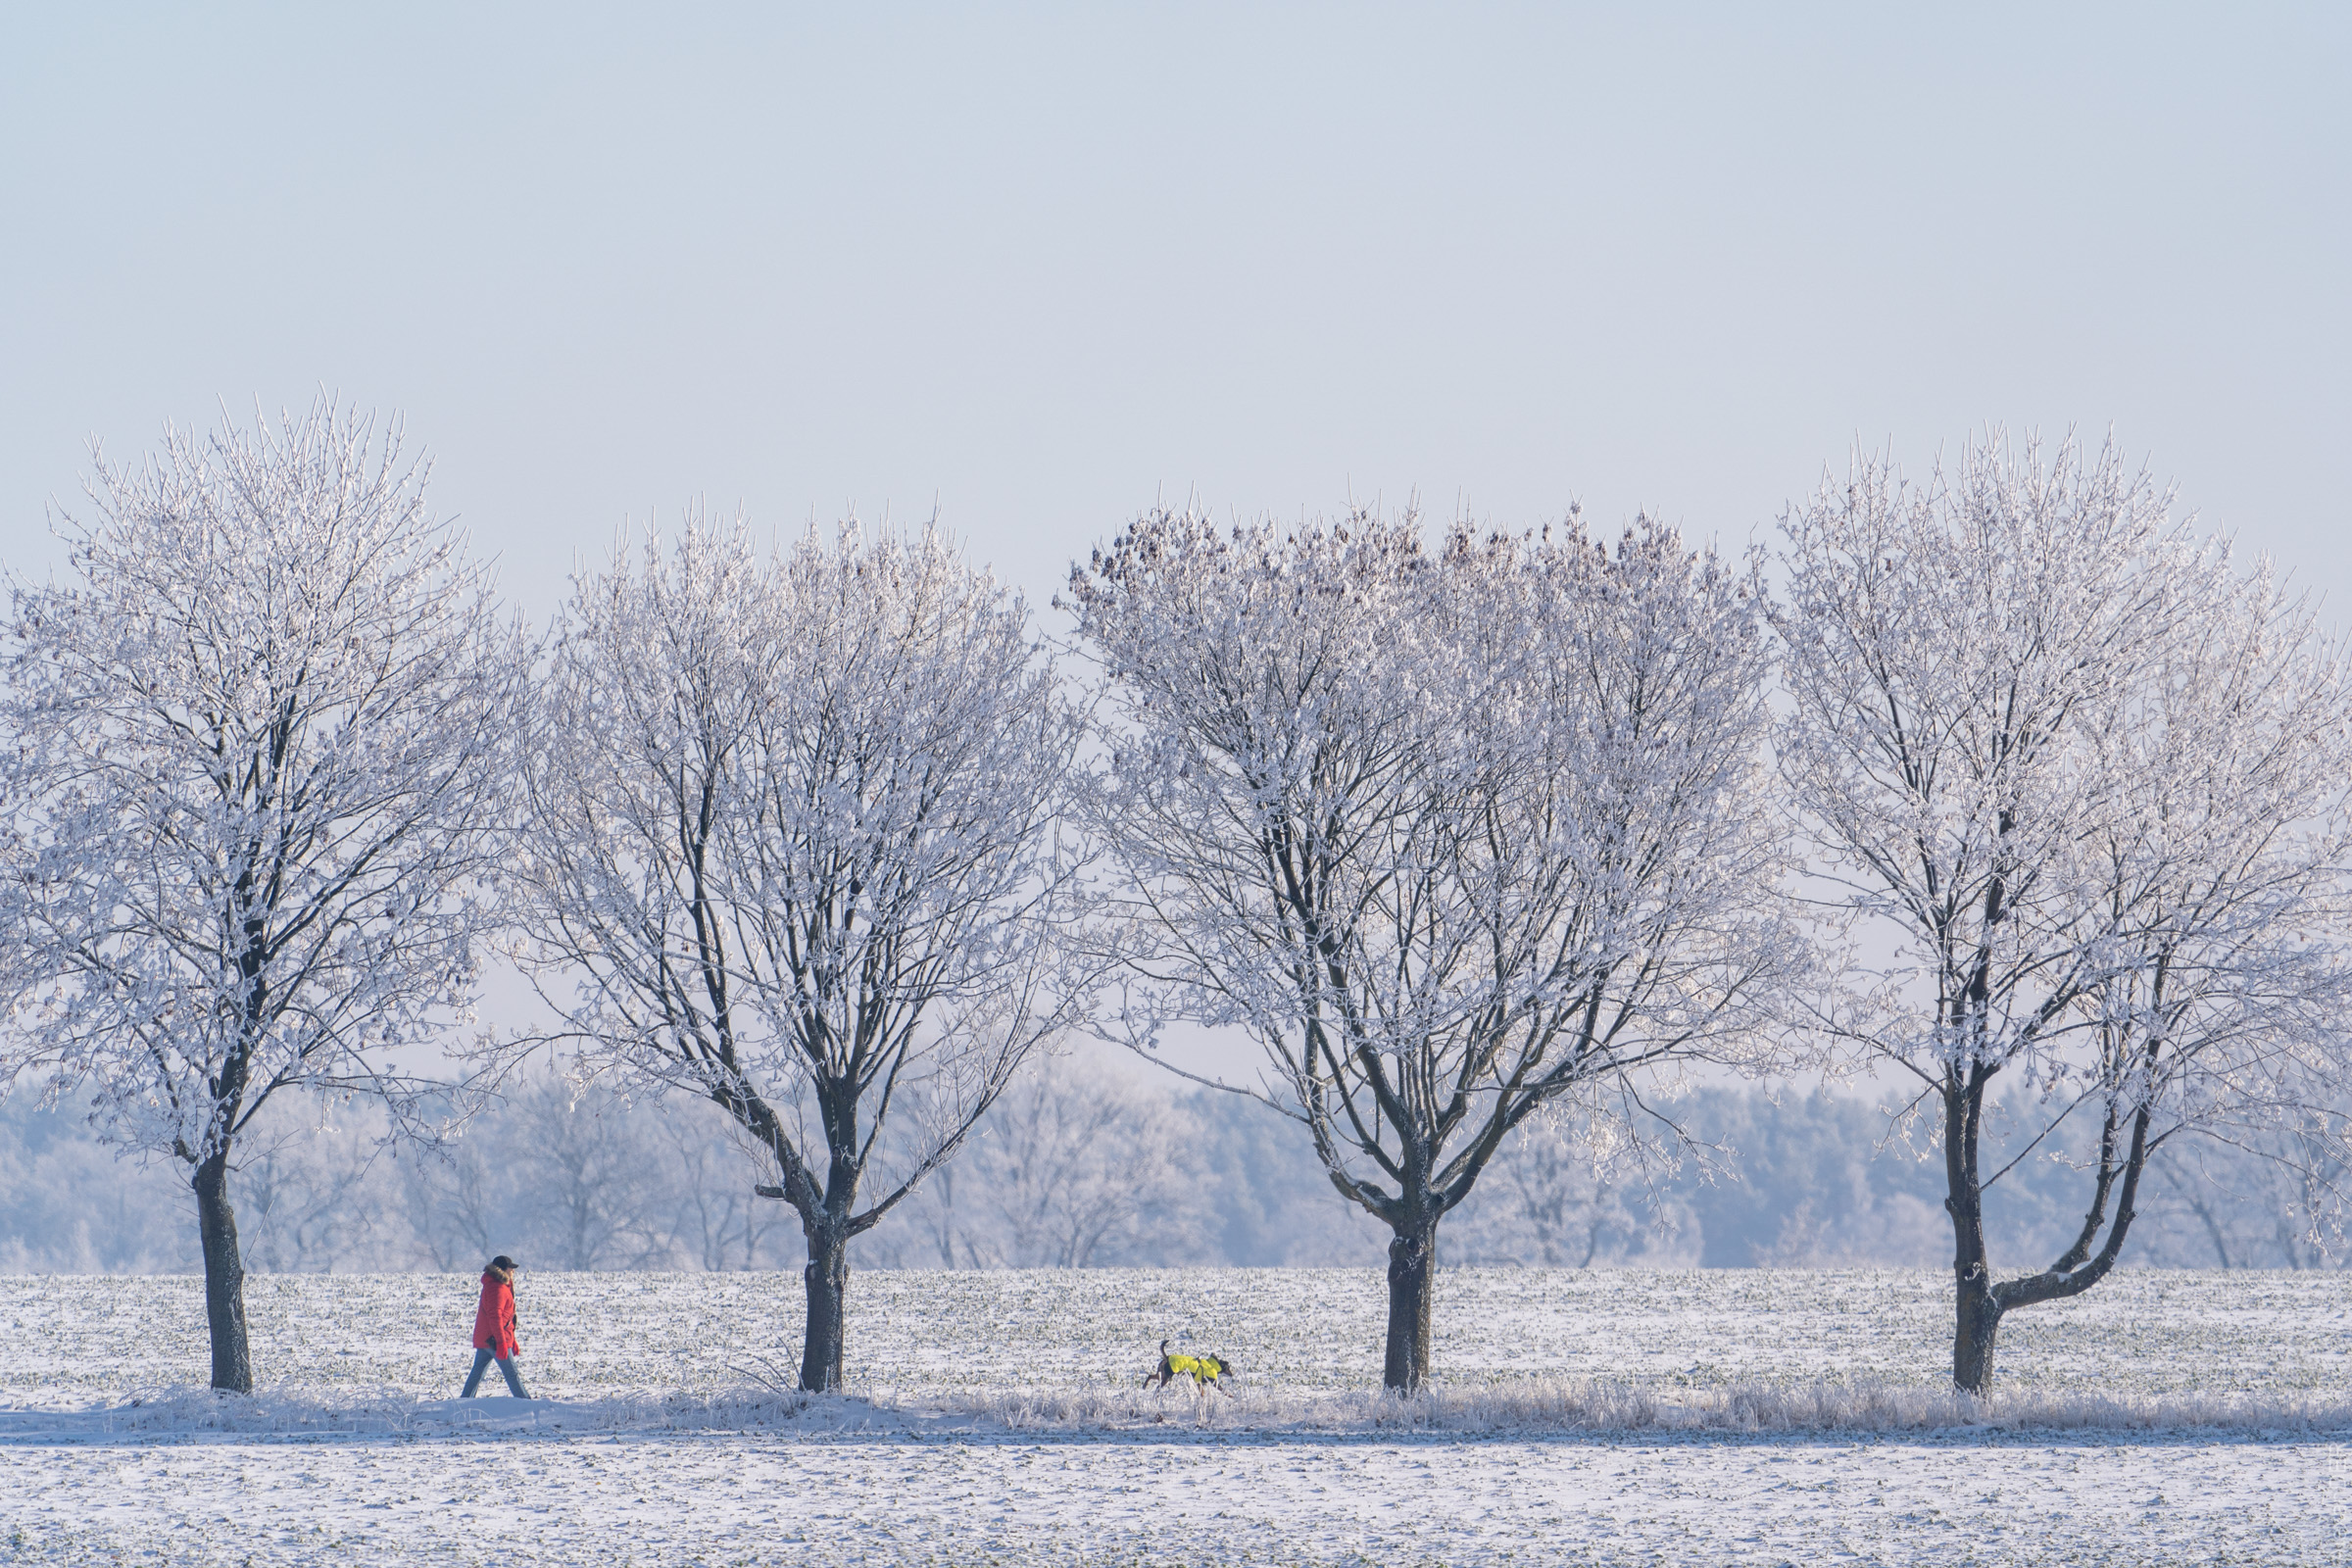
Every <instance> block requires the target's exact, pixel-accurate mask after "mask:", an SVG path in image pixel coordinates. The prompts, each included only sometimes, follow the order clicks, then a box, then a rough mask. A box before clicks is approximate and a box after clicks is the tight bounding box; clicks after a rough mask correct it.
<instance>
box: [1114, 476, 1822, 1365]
mask: <svg viewBox="0 0 2352 1568" xmlns="http://www.w3.org/2000/svg"><path fill="white" fill-rule="evenodd" d="M1071 600H1072V602H1073V604H1074V608H1075V610H1076V612H1077V614H1078V618H1079V625H1080V629H1081V632H1082V634H1083V636H1084V637H1085V638H1086V640H1087V642H1088V643H1089V644H1090V645H1091V647H1092V649H1093V650H1094V652H1095V654H1096V656H1097V657H1098V658H1099V660H1100V661H1101V663H1102V666H1103V674H1104V676H1105V678H1106V680H1107V683H1108V702H1107V703H1106V705H1105V710H1104V712H1105V722H1104V723H1103V727H1102V729H1101V731H1100V740H1101V744H1102V747H1103V756H1104V759H1105V761H1104V765H1103V769H1102V776H1101V778H1100V781H1099V788H1098V789H1097V790H1096V791H1095V793H1094V795H1093V797H1092V800H1091V804H1090V806H1089V808H1088V812H1089V821H1090V825H1091V827H1092V829H1093V831H1095V832H1096V833H1097V834H1099V835H1100V836H1101V838H1102V840H1103V842H1104V843H1105V844H1106V845H1108V846H1109V847H1110V849H1111V851H1112V852H1113V854H1114V855H1115V857H1116V858H1117V859H1118V860H1119V861H1120V862H1121V864H1122V865H1123V866H1124V867H1125V869H1126V871H1127V873H1128V876H1129V879H1130V882H1129V888H1128V891H1126V892H1125V893H1123V894H1119V895H1117V896H1116V897H1115V903H1116V904H1117V905H1118V906H1119V915H1120V923H1121V924H1122V925H1123V928H1124V933H1125V934H1124V942H1125V944H1126V946H1125V962H1126V964H1127V966H1128V970H1129V973H1130V974H1131V976H1132V977H1133V991H1132V993H1131V995H1130V997H1129V1004H1128V1006H1127V1009H1126V1013H1125V1024H1126V1026H1127V1028H1128V1030H1129V1031H1130V1034H1129V1038H1130V1039H1132V1040H1133V1041H1134V1042H1135V1043H1137V1044H1139V1045H1143V1046H1145V1047H1146V1048H1147V1049H1148V1048H1149V1046H1150V1044H1151V1042H1152V1038H1153V1035H1154V1031H1156V1030H1157V1028H1158V1027H1159V1026H1160V1025H1161V1024H1162V1023H1164V1022H1166V1021H1169V1020H1172V1019H1185V1020H1189V1021H1192V1022H1194V1023H1198V1024H1202V1025H1207V1026H1212V1027H1218V1026H1229V1027H1239V1028H1242V1029H1245V1030H1247V1031H1249V1032H1250V1034H1251V1035H1253V1036H1254V1037H1255V1038H1256V1040H1257V1041H1258V1042H1259V1043H1260V1044H1261V1045H1262V1046H1263V1047H1264V1050H1265V1054H1266V1069H1265V1072H1264V1074H1263V1076H1262V1077H1261V1080H1260V1082H1259V1085H1258V1086H1257V1089H1256V1091H1255V1092H1257V1093H1259V1094H1261V1095H1262V1096H1263V1098H1265V1099H1266V1100H1267V1101H1268V1102H1269V1103H1272V1104H1273V1105H1275V1106H1276V1107H1277V1108H1278V1109H1280V1110H1282V1111H1283V1112H1284V1113H1285V1114H1287V1115H1289V1116H1291V1117H1292V1118H1294V1119H1295V1120H1296V1121H1297V1123H1298V1124H1299V1128H1300V1130H1301V1132H1302V1134H1303V1135H1304V1136H1305V1137H1307V1138H1309V1139H1311V1140H1312V1142H1313V1145H1314V1148H1315V1152H1316V1153H1317V1155H1318V1156H1319V1158H1320V1160H1321V1162H1322V1165H1323V1168H1324V1170H1325V1171H1326V1172H1327V1173H1328V1175H1329V1177H1330V1179H1331V1182H1332V1184H1333V1186H1334V1187H1336V1188H1337V1189H1338V1190H1339V1192H1340V1193H1341V1194H1342V1195H1343V1196H1345V1197H1346V1198H1347V1199H1348V1200H1349V1201H1353V1202H1355V1203H1357V1204H1360V1205H1361V1206H1362V1207H1363V1208H1364V1209H1365V1210H1366V1211H1367V1212H1369V1213H1371V1214H1372V1215H1374V1216H1375V1217H1376V1218H1378V1219H1379V1220H1380V1221H1381V1222H1382V1223H1383V1224H1384V1225H1386V1226H1387V1227H1388V1228H1389V1230H1390V1232H1391V1233H1392V1236H1393V1238H1394V1239H1393V1241H1392V1242H1391V1244H1390V1248H1389V1317H1388V1335H1387V1346H1386V1352H1385V1366H1384V1373H1383V1377H1384V1382H1385V1384H1386V1386H1387V1387H1388V1388H1390V1389H1392V1390H1399V1391H1408V1390H1412V1389H1416V1388H1418V1387H1419V1386H1420V1385H1421V1383H1422V1381H1423V1380H1424V1379H1425V1378H1426V1377H1427V1376H1428V1373H1429V1340H1430V1310H1431V1300H1432V1297H1433V1292H1434V1287H1435V1274H1436V1264H1437V1238H1438V1227H1439V1224H1440V1222H1441V1221H1442V1220H1443V1219H1444V1218H1445V1216H1446V1214H1447V1213H1448V1212H1450V1211H1451V1210H1453V1209H1454V1208H1456V1207H1458V1206H1459V1205H1460V1204H1461V1203H1462V1201H1463V1200H1464V1199H1465V1198H1467V1197H1468V1196H1469V1194H1470V1191H1471V1189H1472V1186H1473V1184H1475V1183H1476V1182H1477V1181H1478V1179H1479V1175H1480V1173H1481V1172H1482V1171H1483V1170H1485V1168H1486V1167H1487V1164H1488V1162H1489V1161H1490V1160H1492V1159H1493V1158H1494V1157H1495V1152H1496V1150H1498V1149H1499V1148H1500V1147H1501V1146H1502V1144H1503V1142H1504V1140H1505V1139H1507V1138H1508V1137H1509V1136H1510V1134H1511V1132H1512V1131H1513V1129H1515V1128H1517V1127H1518V1126H1519V1125H1520V1124H1521V1123H1523V1122H1524V1121H1525V1120H1526V1119H1527V1118H1528V1117H1529V1116H1531V1115H1533V1114H1535V1113H1536V1112H1537V1111H1538V1110H1539V1109H1540V1108H1542V1107H1543V1106H1544V1105H1545V1104H1546V1103H1551V1102H1553V1101H1556V1100H1558V1099H1559V1098H1560V1097H1563V1096H1566V1095H1569V1094H1571V1093H1583V1094H1586V1095H1588V1096H1589V1097H1590V1098H1592V1099H1593V1100H1594V1101H1595V1102H1596V1103H1605V1102H1606V1101H1607V1099H1608V1095H1606V1094H1600V1093H1596V1091H1600V1090H1606V1091H1608V1092H1610V1093H1614V1094H1623V1095H1629V1096H1630V1095H1631V1094H1632V1093H1633V1092H1634V1090H1635V1088H1636V1085H1637V1083H1638V1081H1639V1080H1638V1076H1637V1075H1639V1074H1641V1073H1642V1071H1643V1070H1644V1069H1652V1068H1657V1067H1660V1066H1663V1065H1666V1064H1670V1063H1672V1062H1675V1061H1677V1060H1679V1059H1684V1058H1688V1057H1691V1056H1693V1055H1700V1054H1719V1055H1732V1054H1744V1053H1748V1052H1752V1051H1753V1050H1755V1049H1756V1047H1755V1045H1754V1040H1755V1037H1754V1036H1753V1035H1751V1034H1749V1033H1747V1032H1745V1031H1744V1030H1743V1029H1742V1027H1741V1026H1742V1025H1743V1024H1744V1023H1746V1022H1747V1021H1749V1020H1750V1018H1751V1016H1752V1008H1753V1005H1755V1004H1756V1003H1757V1001H1758V1000H1759V998H1760V995H1761V993H1762V991H1763V989H1764V988H1765V987H1766V986H1767V984H1768V983H1769V982H1770V981H1771V980H1772V978H1773V977H1774V976H1775V974H1776V973H1777V972H1778V970H1779V968H1780V966H1781V964H1782V962H1783V960H1784V957H1785V954H1786V946H1785V941H1786V939H1785V932H1784V928H1783V926H1782V924H1781V922H1780V921H1779V920H1778V919H1777V917H1776V914H1775V909H1776V903H1775V899H1774V897H1773V890H1774V886H1775V880H1776V877H1777V875H1778V873H1779V870H1780V860H1779V858H1778V855H1777V852H1776V847H1775V834H1776V824H1775V822H1774V819H1773V815H1772V812H1771V809H1770V801H1769V797H1768V795H1767V793H1766V792H1765V791H1764V790H1763V789H1762V788H1761V787H1760V784H1761V779H1760V777H1759V768H1760V766H1761V760H1760V752H1761V743H1762V741H1763V737H1764V733H1765V726H1766V712H1765V707H1764V698H1763V692H1762V683H1763V678H1764V672H1765V651H1764V645H1765V636H1764V627H1763V623H1762V620H1761V617H1760V614H1759V612H1758V606H1757V601H1756V599H1755V597H1754V592H1753V586H1752V582H1751V580H1750V579H1749V578H1748V577H1747V576H1745V575H1743V574H1741V573H1740V572H1738V571H1735V570H1732V569H1730V568H1728V567H1727V566H1726V565H1725V564H1723V563H1722V562H1720V561H1718V560H1717V559H1716V558H1715V557H1714V556H1712V555H1711V554H1700V555H1696V556H1693V555H1691V554H1690V553H1688V552H1687V551H1686V550H1685V549H1684V547H1683V545H1682V542H1681V540H1680V539H1679V538H1678V537H1677V535H1676V534H1675V532H1674V531H1673V530H1672V529H1669V528H1665V527H1662V526H1659V525H1656V524H1653V523H1650V522H1648V521H1646V520H1645V521H1642V522H1640V523H1638V524H1637V525H1636V526H1635V527H1634V528H1633V529H1632V530H1631V531H1629V532H1628V533H1627V535H1626V536H1625V538H1624V540H1623V541H1622V543H1620V544H1619V546H1618V547H1617V549H1616V550H1615V551H1614V552H1610V551H1608V550H1605V549H1603V548H1601V547H1600V546H1598V545H1595V544H1593V543H1591V542H1589V541H1587V540H1586V539H1585V538H1584V537H1583V536H1582V533H1581V530H1573V531H1572V534H1571V537H1569V538H1567V539H1565V540H1563V541H1558V542H1554V541H1552V540H1550V539H1548V538H1546V539H1544V540H1535V539H1510V538H1501V537H1494V538H1480V537H1477V536H1475V535H1474V534H1472V533H1471V532H1470V531H1468V530H1467V529H1460V528H1457V529H1456V530H1454V531H1453V532H1452V534H1451V535H1450V536H1449V537H1448V538H1447V539H1446V542H1445V545H1444V547H1443V549H1442V550H1441V551H1440V552H1439V553H1438V554H1436V555H1435V556H1432V555H1429V554H1426V553H1425V552H1424V551H1423V549H1422V546H1421V542H1420V537H1419V531H1418V528H1417V527H1416V525H1415V523H1414V521H1413V519H1412V518H1411V517H1409V516H1407V517H1405V518H1403V519H1401V520H1384V519H1383V518H1381V517H1379V516H1377V515H1370V514H1366V513H1360V512H1359V513H1356V514H1352V515H1349V516H1348V517H1347V518H1346V519H1345V520H1344V521H1343V522H1342V523H1340V524H1338V525H1336V526H1330V527H1325V526H1310V527H1302V528H1299V529H1297V530H1287V531H1286V530H1283V529H1280V528H1277V527H1275V526H1273V525H1271V524H1264V523H1260V524H1256V525H1252V526H1246V527H1239V528H1236V529H1234V530H1233V531H1231V532H1230V533H1226V532H1223V531H1220V530H1219V529H1217V528H1216V527H1215V526H1214V525H1212V524H1211V523H1210V522H1209V521H1208V520H1207V519H1206V518H1205V517H1202V516H1201V515H1195V514H1190V513H1187V514H1181V515H1179V514H1171V513H1165V512H1159V513H1153V514H1151V515H1146V516H1144V517H1143V518H1141V519H1140V520H1138V521H1137V522H1136V523H1135V524H1134V525H1133V526H1132V527H1130V528H1129V529H1127V530H1126V531H1125V532H1124V533H1123V534H1121V535H1120V536H1119V537H1118V539H1117V540H1116V541H1115V542H1114V543H1113V544H1112V545H1111V546H1110V548H1109V549H1108V550H1107V551H1103V552H1098V553H1097V555H1096V556H1095V558H1094V562H1093V564H1092V565H1091V566H1082V567H1079V568H1078V569H1076V570H1075V571H1074V572H1073V573H1072V576H1071Z"/></svg>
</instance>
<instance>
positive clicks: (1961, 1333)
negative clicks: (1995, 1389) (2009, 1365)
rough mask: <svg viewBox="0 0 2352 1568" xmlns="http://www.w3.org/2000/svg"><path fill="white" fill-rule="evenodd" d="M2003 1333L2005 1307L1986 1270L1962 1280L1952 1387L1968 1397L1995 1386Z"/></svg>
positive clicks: (1955, 1322)
mask: <svg viewBox="0 0 2352 1568" xmlns="http://www.w3.org/2000/svg"><path fill="white" fill-rule="evenodd" d="M2000 1332H2001V1306H2000V1303H1999V1302H1998V1301H1996V1300H1994V1299H1993V1295H1992V1280H1991V1277H1990V1276H1989V1275H1987V1274H1986V1273H1985V1271H1984V1270H1983V1269H1981V1268H1980V1269H1979V1270H1978V1271H1977V1273H1976V1275H1975V1277H1974V1278H1973V1279H1972V1278H1969V1277H1966V1276H1963V1277H1962V1278H1961V1280H1960V1290H1959V1300H1958V1310H1957V1311H1956V1312H1955V1314H1954V1316H1953V1320H1952V1386H1953V1387H1954V1388H1956V1389H1959V1390H1960V1391H1962V1392H1963V1393H1966V1394H1975V1395H1982V1394H1984V1392H1985V1390H1986V1389H1987V1388H1989V1387H1990V1386H1991V1384H1992V1352H1993V1348H1994V1342H1995V1341H1996V1340H1997V1339H1998V1338H1999V1336H2000Z"/></svg>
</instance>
